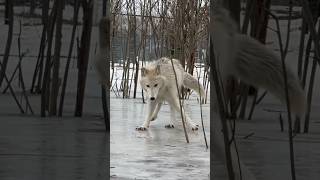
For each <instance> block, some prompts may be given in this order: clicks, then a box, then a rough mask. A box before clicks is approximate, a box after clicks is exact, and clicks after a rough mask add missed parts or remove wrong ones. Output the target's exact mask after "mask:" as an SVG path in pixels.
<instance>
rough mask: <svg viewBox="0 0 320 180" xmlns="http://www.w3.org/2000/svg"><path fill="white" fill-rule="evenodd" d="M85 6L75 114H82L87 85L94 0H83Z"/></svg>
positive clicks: (78, 115)
mask: <svg viewBox="0 0 320 180" xmlns="http://www.w3.org/2000/svg"><path fill="white" fill-rule="evenodd" d="M82 7H83V30H82V35H81V44H80V54H79V62H78V85H77V99H76V108H75V116H76V117H81V116H82V109H83V100H84V92H85V86H86V78H87V69H88V62H89V53H90V42H91V30H92V14H93V0H89V1H88V2H87V1H86V0H82Z"/></svg>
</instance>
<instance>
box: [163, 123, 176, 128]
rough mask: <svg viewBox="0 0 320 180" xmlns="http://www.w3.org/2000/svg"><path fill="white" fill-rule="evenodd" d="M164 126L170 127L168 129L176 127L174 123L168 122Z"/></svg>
mask: <svg viewBox="0 0 320 180" xmlns="http://www.w3.org/2000/svg"><path fill="white" fill-rule="evenodd" d="M164 127H165V128H168V129H171V128H174V125H173V124H166V125H165V126H164Z"/></svg>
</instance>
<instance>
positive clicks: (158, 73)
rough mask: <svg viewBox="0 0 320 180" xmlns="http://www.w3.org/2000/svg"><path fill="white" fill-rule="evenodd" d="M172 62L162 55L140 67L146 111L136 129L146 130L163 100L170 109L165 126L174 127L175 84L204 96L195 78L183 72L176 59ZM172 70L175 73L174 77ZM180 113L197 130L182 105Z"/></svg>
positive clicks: (196, 126)
mask: <svg viewBox="0 0 320 180" xmlns="http://www.w3.org/2000/svg"><path fill="white" fill-rule="evenodd" d="M172 63H173V67H172ZM172 63H171V59H169V58H166V57H163V58H160V59H159V60H157V61H155V62H153V63H151V64H149V65H148V66H147V67H143V68H141V80H140V84H141V87H142V88H143V89H144V92H145V93H146V94H147V103H148V113H147V116H146V119H145V121H144V123H143V124H142V126H140V127H138V128H136V129H137V130H142V131H143V130H147V128H148V127H149V125H150V121H153V120H155V119H156V118H157V114H158V112H159V110H160V108H161V105H162V103H163V101H167V102H168V103H169V105H170V111H171V118H170V121H169V122H168V123H167V125H165V127H166V128H173V127H174V124H173V123H174V121H175V111H178V112H180V104H179V95H178V90H177V84H178V87H179V89H181V88H182V87H187V88H190V89H193V90H194V91H196V92H197V93H198V94H199V96H200V97H204V95H205V92H204V90H203V87H202V85H200V84H199V82H198V81H197V79H196V78H194V77H193V76H192V75H190V74H189V73H187V72H185V71H184V69H183V67H182V65H181V64H180V62H179V61H178V60H176V59H172ZM174 72H175V73H176V78H175V74H174ZM200 99H201V98H200ZM182 113H183V116H184V118H183V119H185V122H186V124H187V125H188V126H189V127H190V128H191V129H192V130H198V125H197V124H196V123H194V122H192V121H191V119H190V117H189V116H188V115H187V114H186V113H185V110H184V108H183V107H182Z"/></svg>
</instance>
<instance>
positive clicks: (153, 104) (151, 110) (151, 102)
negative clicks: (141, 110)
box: [136, 100, 157, 131]
mask: <svg viewBox="0 0 320 180" xmlns="http://www.w3.org/2000/svg"><path fill="white" fill-rule="evenodd" d="M156 105H157V102H156V101H155V100H148V113H147V116H146V119H145V121H144V123H143V124H142V126H140V127H137V128H136V130H138V131H145V130H147V129H148V128H149V125H150V121H151V119H152V115H153V113H154V110H155V108H156Z"/></svg>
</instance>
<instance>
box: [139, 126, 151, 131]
mask: <svg viewBox="0 0 320 180" xmlns="http://www.w3.org/2000/svg"><path fill="white" fill-rule="evenodd" d="M136 130H137V131H146V130H148V128H146V127H144V126H140V127H136Z"/></svg>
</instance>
